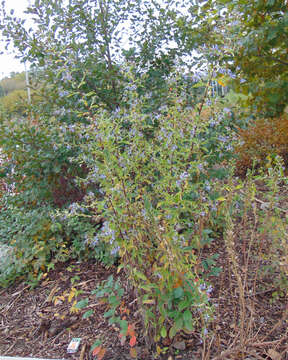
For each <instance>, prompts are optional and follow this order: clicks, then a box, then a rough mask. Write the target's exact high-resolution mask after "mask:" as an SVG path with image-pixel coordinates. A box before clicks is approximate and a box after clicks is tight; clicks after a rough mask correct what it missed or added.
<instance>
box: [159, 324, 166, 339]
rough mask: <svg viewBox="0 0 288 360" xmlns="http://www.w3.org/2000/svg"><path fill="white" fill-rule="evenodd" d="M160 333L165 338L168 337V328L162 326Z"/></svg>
mask: <svg viewBox="0 0 288 360" xmlns="http://www.w3.org/2000/svg"><path fill="white" fill-rule="evenodd" d="M160 335H161V336H162V337H163V338H166V336H167V330H166V328H165V327H164V326H163V327H162V328H161V331H160Z"/></svg>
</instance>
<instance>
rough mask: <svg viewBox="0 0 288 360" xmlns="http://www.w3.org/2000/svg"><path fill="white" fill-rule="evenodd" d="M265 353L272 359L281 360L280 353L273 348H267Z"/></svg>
mask: <svg viewBox="0 0 288 360" xmlns="http://www.w3.org/2000/svg"><path fill="white" fill-rule="evenodd" d="M267 354H268V355H269V356H270V357H271V359H272V360H281V354H279V353H278V351H276V350H274V349H269V350H268V352H267Z"/></svg>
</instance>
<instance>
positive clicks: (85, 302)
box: [75, 298, 89, 309]
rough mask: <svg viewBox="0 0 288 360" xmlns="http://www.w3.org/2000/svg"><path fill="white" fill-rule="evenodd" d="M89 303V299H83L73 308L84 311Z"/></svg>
mask: <svg viewBox="0 0 288 360" xmlns="http://www.w3.org/2000/svg"><path fill="white" fill-rule="evenodd" d="M88 303H89V299H88V298H86V299H83V300H81V301H79V302H78V303H77V304H76V305H75V308H76V309H84V308H85V307H86V306H87V305H88Z"/></svg>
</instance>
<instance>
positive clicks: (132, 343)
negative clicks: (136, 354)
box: [129, 336, 137, 347]
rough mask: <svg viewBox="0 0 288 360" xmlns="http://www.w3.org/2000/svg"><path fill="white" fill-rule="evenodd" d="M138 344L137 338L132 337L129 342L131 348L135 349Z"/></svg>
mask: <svg viewBox="0 0 288 360" xmlns="http://www.w3.org/2000/svg"><path fill="white" fill-rule="evenodd" d="M136 342H137V339H136V336H132V337H131V339H130V341H129V344H130V346H131V347H133V346H135V344H136Z"/></svg>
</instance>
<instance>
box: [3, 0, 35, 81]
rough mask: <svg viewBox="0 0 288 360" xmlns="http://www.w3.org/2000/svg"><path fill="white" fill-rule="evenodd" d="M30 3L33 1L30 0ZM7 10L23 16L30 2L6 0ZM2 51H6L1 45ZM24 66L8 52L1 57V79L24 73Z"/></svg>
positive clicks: (25, 0) (26, 0)
mask: <svg viewBox="0 0 288 360" xmlns="http://www.w3.org/2000/svg"><path fill="white" fill-rule="evenodd" d="M30 3H33V1H31V0H30ZM6 4H7V8H8V9H14V10H15V15H17V16H21V17H22V16H23V11H24V10H25V9H26V7H27V6H28V5H29V0H6ZM0 49H1V50H2V51H5V49H4V47H3V45H2V44H1V43H0ZM23 70H24V64H21V63H20V60H17V59H15V58H14V56H13V55H12V54H8V53H7V52H6V51H5V53H4V55H0V79H1V78H3V77H5V76H7V75H9V74H10V73H11V72H13V71H15V72H18V71H23Z"/></svg>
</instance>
